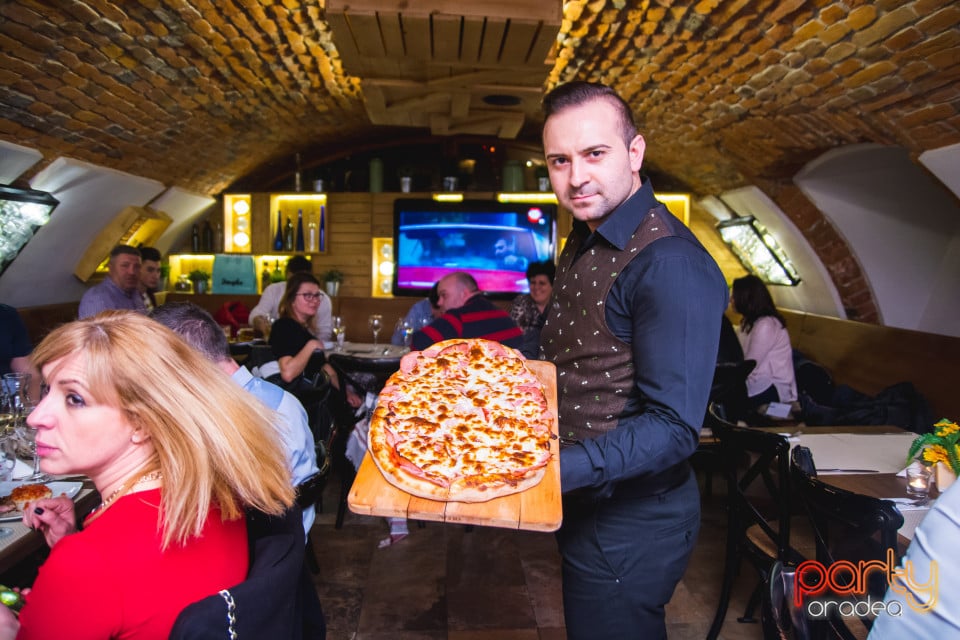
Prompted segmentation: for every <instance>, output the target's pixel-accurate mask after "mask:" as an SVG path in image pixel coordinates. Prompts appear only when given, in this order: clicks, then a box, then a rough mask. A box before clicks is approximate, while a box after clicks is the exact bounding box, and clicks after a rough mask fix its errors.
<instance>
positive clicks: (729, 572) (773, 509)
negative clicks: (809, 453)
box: [706, 405, 803, 640]
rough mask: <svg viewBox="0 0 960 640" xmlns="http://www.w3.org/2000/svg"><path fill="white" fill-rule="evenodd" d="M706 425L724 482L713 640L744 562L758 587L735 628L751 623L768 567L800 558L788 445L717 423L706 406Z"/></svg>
mask: <svg viewBox="0 0 960 640" xmlns="http://www.w3.org/2000/svg"><path fill="white" fill-rule="evenodd" d="M706 425H707V426H709V427H710V428H711V429H712V430H713V433H714V435H715V436H716V437H717V439H718V440H719V441H720V455H721V458H722V459H723V463H724V474H725V476H726V479H727V548H726V559H725V564H724V571H723V582H722V585H721V590H720V600H719V602H718V604H717V610H716V613H715V614H714V619H713V624H712V625H711V627H710V630H709V632H708V634H707V638H708V639H709V640H712V639H715V638H717V637H718V635H719V633H720V629H721V628H722V627H723V621H724V618H725V617H726V613H727V607H728V606H729V602H730V593H731V591H732V588H733V583H734V580H735V578H736V576H737V574H738V573H739V570H740V565H741V563H742V560H743V558H747V559H748V560H749V561H750V562H751V564H752V565H753V567H754V568H755V569H756V571H757V576H758V583H757V587H756V588H755V589H754V592H753V594H752V596H751V598H750V601H749V603H748V605H747V608H746V611H745V612H744V615H743V616H742V617H741V618H738V620H739V621H740V622H756V620H754V619H753V612H754V610H755V609H756V607H757V605H758V604H759V603H760V598H761V594H762V591H763V589H764V588H765V586H766V577H767V575H768V572H769V569H770V567H771V565H772V564H773V563H774V562H775V561H777V560H779V561H781V562H784V563H789V562H797V561H799V560H801V559H802V558H803V556H802V554H801V553H799V552H798V551H796V550H795V549H794V548H793V547H792V546H791V530H792V527H793V521H792V519H791V501H790V475H789V470H790V467H789V452H790V445H789V443H788V442H787V439H786V438H784V437H783V436H780V435H778V434H775V433H767V432H764V431H758V430H756V429H750V428H744V427H737V426H735V425H733V424H730V423H728V422H726V421H724V420H722V419H721V418H720V417H719V416H717V413H716V407H715V406H714V405H711V406H710V408H709V410H708V412H707V421H706Z"/></svg>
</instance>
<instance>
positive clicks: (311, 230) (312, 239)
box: [307, 215, 317, 253]
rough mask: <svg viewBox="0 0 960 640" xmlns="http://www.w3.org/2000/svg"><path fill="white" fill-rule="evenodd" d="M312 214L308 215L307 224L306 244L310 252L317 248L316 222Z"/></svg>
mask: <svg viewBox="0 0 960 640" xmlns="http://www.w3.org/2000/svg"><path fill="white" fill-rule="evenodd" d="M315 217H316V216H314V215H311V216H310V224H308V225H307V244H308V245H309V248H310V252H311V253H314V252H315V251H316V250H317V223H316V220H315Z"/></svg>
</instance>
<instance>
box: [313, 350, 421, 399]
mask: <svg viewBox="0 0 960 640" xmlns="http://www.w3.org/2000/svg"><path fill="white" fill-rule="evenodd" d="M409 352H410V348H409V347H405V346H398V345H395V344H389V343H387V344H383V343H377V344H374V343H372V342H345V343H343V346H342V347H337V346H331V347H330V348H328V349H326V356H327V359H328V360H329V361H330V362H331V363H332V364H333V365H334V366H335V367H337V368H339V369H341V370H343V371H345V372H346V373H347V375H350V374H352V373H363V374H369V375H370V376H371V377H372V378H373V379H374V381H375V385H376V389H374V391H379V389H380V388H382V387H383V384H384V383H385V382H386V381H387V378H389V377H390V376H391V375H392V374H393V373H394V372H395V371H397V370H398V369H399V368H400V360H401V358H403V356H405V355H406V354H407V353H409Z"/></svg>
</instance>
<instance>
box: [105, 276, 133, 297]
mask: <svg viewBox="0 0 960 640" xmlns="http://www.w3.org/2000/svg"><path fill="white" fill-rule="evenodd" d="M103 281H104V282H106V283H107V286H108V287H111V288H112V289H115V290H117V291H119V292H120V294H121V295H123V296H124V297H127V298H130V299H131V300H133V297H134V296H138V297H139V296H140V289H139V288H136V287H135V288H134V289H133V291H124V290H123V289H121V288H120V285H118V284H117V283H116V282H114V281H113V278H111V277H110V276H107V277H106V278H104V279H103Z"/></svg>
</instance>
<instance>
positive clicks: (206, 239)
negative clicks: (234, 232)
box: [200, 220, 213, 253]
mask: <svg viewBox="0 0 960 640" xmlns="http://www.w3.org/2000/svg"><path fill="white" fill-rule="evenodd" d="M200 246H201V247H202V248H203V252H204V253H210V252H212V251H213V227H211V226H210V223H209V222H208V221H206V220H204V221H203V227H202V228H201V230H200Z"/></svg>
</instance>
